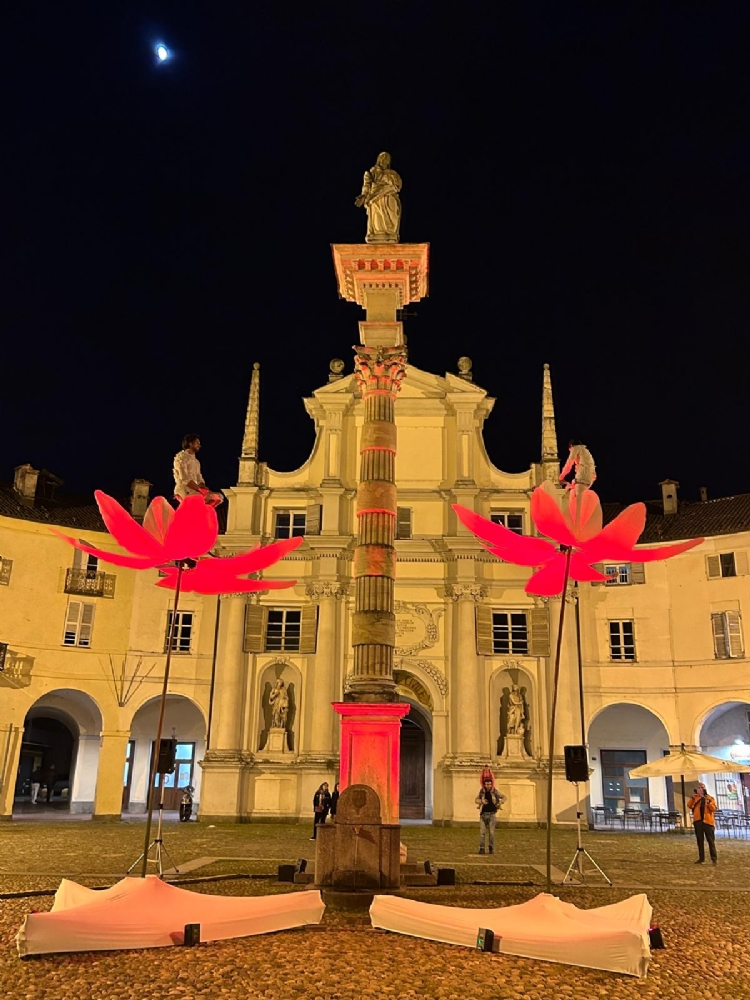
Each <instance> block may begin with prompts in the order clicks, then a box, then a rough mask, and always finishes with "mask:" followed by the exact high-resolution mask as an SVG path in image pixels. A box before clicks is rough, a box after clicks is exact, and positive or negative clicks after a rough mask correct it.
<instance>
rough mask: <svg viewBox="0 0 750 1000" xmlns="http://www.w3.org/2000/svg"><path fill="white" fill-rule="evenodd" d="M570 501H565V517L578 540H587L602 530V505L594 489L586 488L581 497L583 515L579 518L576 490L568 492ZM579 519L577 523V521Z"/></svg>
mask: <svg viewBox="0 0 750 1000" xmlns="http://www.w3.org/2000/svg"><path fill="white" fill-rule="evenodd" d="M568 497H569V498H570V499H569V502H568V503H567V504H566V503H565V502H564V501H563V517H564V518H565V523H566V525H567V526H568V528H569V530H570V532H571V534H573V535H574V536H575V538H576V539H577V540H578V542H579V543H580V542H586V541H588V540H589V539H590V538H593V537H594V535H596V534H597V533H598V532H600V531H601V530H602V505H601V504H600V503H599V497H598V496H597V495H596V493H594V491H593V490H590V489H589V490H585V491H584V493H583V496H582V498H581V516H580V518H578V519H577V514H578V498H577V496H576V493H575V490H570V492H569V493H568ZM576 521H577V523H576Z"/></svg>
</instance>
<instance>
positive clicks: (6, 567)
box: [0, 559, 13, 587]
mask: <svg viewBox="0 0 750 1000" xmlns="http://www.w3.org/2000/svg"><path fill="white" fill-rule="evenodd" d="M12 569H13V560H12V559H0V586H3V587H7V586H8V584H9V583H10V574H11V570H12Z"/></svg>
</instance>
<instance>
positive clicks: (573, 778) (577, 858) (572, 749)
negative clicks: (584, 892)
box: [563, 743, 612, 885]
mask: <svg viewBox="0 0 750 1000" xmlns="http://www.w3.org/2000/svg"><path fill="white" fill-rule="evenodd" d="M563 749H564V752H565V780H566V781H570V782H571V783H572V784H574V785H575V786H576V831H577V833H578V841H577V847H576V852H575V854H574V855H573V860H572V861H571V862H570V864H569V865H568V870H567V872H566V873H565V878H564V879H563V885H565V884H566V883H569V882H571V881H575V880H574V879H573V878H572V875H573V869H574V868H575V869H577V870H578V884H579V885H583V883H584V882H585V881H586V876H585V872H584V868H583V859H584V858H588V860H589V861H590V862H591V864H592V865H593V866H594V868H595V869H596V870H597V871H598V872H599V874H600V875H601V877H602V878H603V879H604V881H605V882H606V883H607V885H612V882H611V880H610V879H609V878H608V877H607V875H605V874H604V872H603V871H602V870H601V868H600V867H599V865H598V864H597V863H596V861H594V859H593V858H592V857H591V855H590V854H589V852H588V851H587V850H586V848H585V847H584V846H583V838H582V837H581V816H582V815H583V814H582V813H581V790H580V783H581V782H582V781H588V780H589V758H588V754H587V753H586V747H585V746H583V744H580V743H579V744H575V745H573V746H567V747H564V748H563Z"/></svg>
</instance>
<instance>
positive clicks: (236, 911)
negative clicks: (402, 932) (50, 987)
mask: <svg viewBox="0 0 750 1000" xmlns="http://www.w3.org/2000/svg"><path fill="white" fill-rule="evenodd" d="M324 910H325V906H324V904H323V901H322V899H321V897H320V893H319V892H317V891H314V892H312V891H309V892H288V893H280V894H278V895H273V896H211V895H208V894H204V893H199V892H189V891H188V890H187V889H180V888H178V887H177V886H174V885H168V884H167V883H166V882H162V880H161V879H160V878H158V876H156V875H147V876H146V878H124V879H122V881H121V882H118V883H117V885H113V886H112V887H111V888H110V889H102V890H97V889H87V888H86V887H85V886H82V885H78V884H77V883H76V882H71V881H69V880H68V879H63V881H62V882H61V883H60V888H59V889H58V890H57V893H56V894H55V901H54V904H53V906H52V910H51V911H50V912H49V913H31V914H29V916H27V917H26V919H25V920H24V922H23V924H22V925H21V928H20V930H19V931H18V934H17V935H16V944H17V946H18V952H19V954H20V955H21V957H25V956H26V955H45V954H50V953H56V952H63V951H119V950H121V949H125V948H165V947H169V946H170V945H180V944H182V943H183V938H184V929H185V924H200V925H201V929H200V935H201V941H222V940H224V939H226V938H237V937H247V936H249V935H251V934H270V933H272V932H273V931H282V930H287V929H289V928H291V927H302V926H303V925H304V924H318V923H320V921H321V920H322V918H323V911H324Z"/></svg>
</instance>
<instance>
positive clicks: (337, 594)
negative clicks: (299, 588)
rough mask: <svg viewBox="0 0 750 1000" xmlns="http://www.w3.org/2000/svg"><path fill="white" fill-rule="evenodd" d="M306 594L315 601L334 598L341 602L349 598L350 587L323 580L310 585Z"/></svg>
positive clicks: (345, 584)
mask: <svg viewBox="0 0 750 1000" xmlns="http://www.w3.org/2000/svg"><path fill="white" fill-rule="evenodd" d="M305 592H306V594H307V596H308V597H312V598H313V599H314V600H320V598H323V597H333V598H335V599H336V600H337V601H340V600H342V599H343V598H345V597H347V596H348V594H349V585H348V584H347V583H336V582H335V581H333V580H331V581H329V580H321V581H318V582H317V583H309V584H308V585H307V588H306V591H305Z"/></svg>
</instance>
